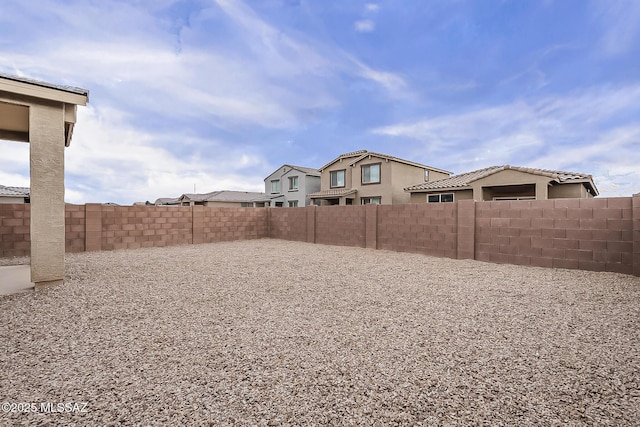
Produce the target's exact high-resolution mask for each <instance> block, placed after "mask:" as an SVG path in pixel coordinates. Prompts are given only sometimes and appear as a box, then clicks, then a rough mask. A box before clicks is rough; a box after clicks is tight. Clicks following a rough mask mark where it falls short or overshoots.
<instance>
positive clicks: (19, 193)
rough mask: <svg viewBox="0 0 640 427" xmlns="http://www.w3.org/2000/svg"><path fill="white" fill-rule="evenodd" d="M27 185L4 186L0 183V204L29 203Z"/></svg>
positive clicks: (29, 190)
mask: <svg viewBox="0 0 640 427" xmlns="http://www.w3.org/2000/svg"><path fill="white" fill-rule="evenodd" d="M30 192H31V189H30V188H29V187H5V186H4V185H0V204H9V203H29V202H30V200H29V194H30Z"/></svg>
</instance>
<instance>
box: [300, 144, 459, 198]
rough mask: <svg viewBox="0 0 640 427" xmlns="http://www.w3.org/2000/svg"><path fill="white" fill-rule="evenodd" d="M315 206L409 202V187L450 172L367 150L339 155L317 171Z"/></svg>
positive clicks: (312, 196)
mask: <svg viewBox="0 0 640 427" xmlns="http://www.w3.org/2000/svg"><path fill="white" fill-rule="evenodd" d="M319 171H320V173H321V178H320V179H321V181H320V187H321V190H320V191H318V192H316V193H311V194H309V197H310V198H311V199H312V200H314V204H316V205H353V204H356V205H360V204H368V203H378V204H385V205H390V204H401V203H409V200H410V194H409V193H406V192H405V191H404V188H405V187H407V186H408V185H411V184H415V183H416V182H417V181H420V182H431V181H435V180H439V179H442V178H447V177H449V176H450V175H451V172H448V171H445V170H442V169H437V168H434V167H431V166H426V165H423V164H420V163H415V162H411V161H409V160H403V159H399V158H397V157H393V156H389V155H386V154H380V153H373V152H370V151H367V150H360V151H355V152H353V153H346V154H342V155H341V156H339V157H338V158H336V159H334V160H332V161H331V162H329V163H327V164H326V165H324V166H323V167H321V168H320V169H319Z"/></svg>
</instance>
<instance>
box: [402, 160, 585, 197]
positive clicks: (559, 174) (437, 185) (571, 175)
mask: <svg viewBox="0 0 640 427" xmlns="http://www.w3.org/2000/svg"><path fill="white" fill-rule="evenodd" d="M503 170H514V171H518V172H524V173H530V174H534V175H542V176H546V177H548V178H550V179H551V180H553V181H556V182H559V183H566V182H571V181H573V182H590V183H593V181H592V177H591V175H589V174H584V173H575V172H563V171H556V170H549V169H537V168H526V167H520V166H510V165H503V166H490V167H488V168H484V169H478V170H475V171H472V172H466V173H462V174H459V175H454V176H452V177H449V178H445V179H440V180H437V181H431V182H424V183H421V184H417V185H412V186H410V187H407V188H405V190H406V191H409V192H411V191H420V190H441V189H445V188H463V187H468V186H469V185H470V184H471V183H472V182H474V181H477V180H479V179H482V178H485V177H487V176H489V175H493V174H494V173H496V172H500V171H503ZM593 187H594V190H596V188H595V185H594V186H593ZM596 191H597V190H596Z"/></svg>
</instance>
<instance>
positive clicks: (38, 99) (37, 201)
mask: <svg viewBox="0 0 640 427" xmlns="http://www.w3.org/2000/svg"><path fill="white" fill-rule="evenodd" d="M88 98H89V92H88V91H87V90H86V89H80V88H75V87H69V86H59V85H53V84H50V83H45V82H40V81H35V80H30V79H24V78H21V77H16V76H11V75H6V74H0V139H8V140H13V141H21V142H27V143H29V144H30V147H29V161H30V172H31V194H30V198H31V281H32V282H34V283H35V285H36V289H37V288H39V287H43V286H46V285H51V284H60V283H62V280H63V278H64V245H65V225H64V210H65V207H64V148H65V147H67V146H69V144H70V143H71V136H72V133H73V126H74V124H75V122H76V111H77V106H78V105H86V104H87V102H88Z"/></svg>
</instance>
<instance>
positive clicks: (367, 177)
mask: <svg viewBox="0 0 640 427" xmlns="http://www.w3.org/2000/svg"><path fill="white" fill-rule="evenodd" d="M362 183H363V184H379V183H380V164H376V165H364V166H362Z"/></svg>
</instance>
